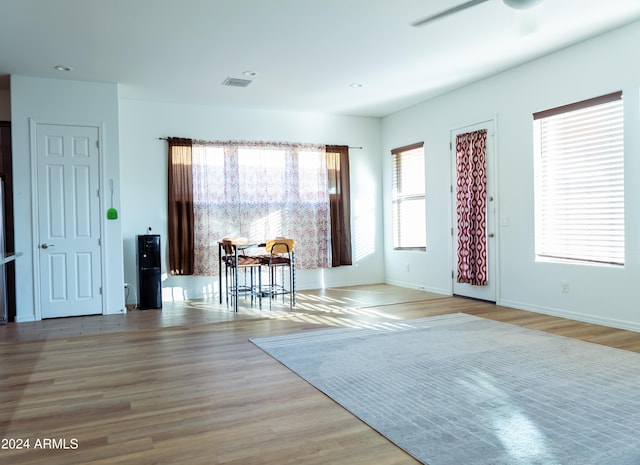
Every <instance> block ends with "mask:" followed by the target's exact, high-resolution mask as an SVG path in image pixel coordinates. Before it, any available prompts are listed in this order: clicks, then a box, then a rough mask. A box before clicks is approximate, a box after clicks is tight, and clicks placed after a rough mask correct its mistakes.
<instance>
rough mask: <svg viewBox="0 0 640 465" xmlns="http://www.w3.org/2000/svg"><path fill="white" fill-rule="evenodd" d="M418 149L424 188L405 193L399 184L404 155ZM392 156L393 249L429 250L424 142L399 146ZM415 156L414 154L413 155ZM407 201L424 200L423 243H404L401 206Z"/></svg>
mask: <svg viewBox="0 0 640 465" xmlns="http://www.w3.org/2000/svg"><path fill="white" fill-rule="evenodd" d="M417 149H421V150H422V151H421V155H420V156H421V159H422V179H421V181H422V189H421V190H419V191H414V192H411V193H407V194H403V193H401V192H398V190H397V184H398V183H399V182H401V181H398V179H399V178H401V172H400V169H401V165H402V155H403V154H408V153H409V152H413V151H415V150H417ZM391 156H392V169H391V222H392V228H393V233H392V237H393V250H400V251H402V250H404V251H420V252H424V251H426V250H427V238H426V229H427V214H426V200H427V199H426V182H425V181H426V179H425V177H426V175H425V170H424V168H425V154H424V142H416V143H414V144H410V145H405V146H402V147H398V148H395V149H392V150H391ZM411 156H413V154H412V155H411ZM407 201H422V207H423V215H424V217H423V220H424V235H423V244H424V245H422V244H416V245H403V242H402V235H401V231H402V224H403V221H402V216H401V214H400V211H399V208H400V206H401V205H402V203H403V202H407ZM404 222H405V224H406V222H407V220H406V219H405V221H404Z"/></svg>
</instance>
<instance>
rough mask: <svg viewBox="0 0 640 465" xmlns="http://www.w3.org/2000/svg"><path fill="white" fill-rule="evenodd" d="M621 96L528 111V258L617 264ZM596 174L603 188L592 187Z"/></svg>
mask: <svg viewBox="0 0 640 465" xmlns="http://www.w3.org/2000/svg"><path fill="white" fill-rule="evenodd" d="M622 97H623V96H622V91H618V92H613V93H610V94H605V95H601V96H598V97H594V98H590V99H587V100H582V101H579V102H575V103H571V104H568V105H562V106H559V107H555V108H551V109H548V110H544V111H540V112H536V113H534V114H533V130H534V147H533V156H534V171H535V179H534V182H535V193H534V201H535V244H534V245H535V258H536V261H546V262H550V261H551V262H552V261H556V262H567V263H575V264H583V265H584V264H587V265H608V266H624V264H625V201H624V188H625V183H624V155H625V154H624V103H623V99H622ZM605 105H606V106H605ZM597 107H599V108H597ZM583 110H584V111H583ZM572 124H573V125H575V127H573V126H572ZM585 126H587V130H585V129H584V128H585ZM580 132H584V133H585V134H588V135H589V136H593V137H590V140H588V139H587V137H586V136H585V135H581V134H579V133H580ZM577 143H579V145H580V146H579V147H578V144H577ZM603 147H606V148H603ZM545 156H546V157H547V159H546V160H545V159H543V157H545ZM551 157H553V158H551ZM554 164H557V166H553V165H554ZM594 175H595V176H596V177H594ZM550 176H552V177H551V178H550ZM550 179H551V180H550ZM596 181H600V182H602V181H606V188H603V189H601V190H600V191H599V192H597V191H596V189H595V186H596V185H597V183H596ZM552 191H558V192H561V193H554V192H552ZM580 192H582V193H581V194H579V193H580ZM569 201H573V203H572V204H571V205H570V204H569ZM599 203H602V205H604V206H601V207H599V208H598V204H599ZM594 205H595V207H593V206H594ZM597 213H599V215H596V214H597ZM580 222H582V223H580ZM580 224H582V226H579V225H580ZM598 227H599V228H602V229H601V231H602V232H599V233H597V232H596V231H597V230H598ZM605 228H606V229H605ZM594 232H596V233H594Z"/></svg>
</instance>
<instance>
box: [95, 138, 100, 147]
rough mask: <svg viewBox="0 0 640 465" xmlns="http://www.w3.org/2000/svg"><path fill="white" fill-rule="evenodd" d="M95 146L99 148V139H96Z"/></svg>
mask: <svg viewBox="0 0 640 465" xmlns="http://www.w3.org/2000/svg"><path fill="white" fill-rule="evenodd" d="M96 148H97V149H99V148H100V141H99V140H97V139H96Z"/></svg>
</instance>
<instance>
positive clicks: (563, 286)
mask: <svg viewBox="0 0 640 465" xmlns="http://www.w3.org/2000/svg"><path fill="white" fill-rule="evenodd" d="M560 290H561V291H562V293H563V294H568V293H569V281H560Z"/></svg>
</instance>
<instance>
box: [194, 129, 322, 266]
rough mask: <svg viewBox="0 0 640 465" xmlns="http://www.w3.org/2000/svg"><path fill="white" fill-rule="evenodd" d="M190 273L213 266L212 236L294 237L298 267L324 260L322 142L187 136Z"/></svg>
mask: <svg viewBox="0 0 640 465" xmlns="http://www.w3.org/2000/svg"><path fill="white" fill-rule="evenodd" d="M193 191H194V195H193V203H194V248H195V259H194V274H196V275H203V276H212V275H215V274H217V272H218V241H219V240H220V239H221V238H222V237H247V238H249V239H251V240H258V241H264V240H267V239H273V238H275V237H279V236H282V237H289V238H292V239H294V240H295V241H296V249H295V250H296V266H297V268H298V269H316V268H327V267H329V266H330V252H331V250H330V241H331V237H330V234H331V231H330V229H331V228H330V216H329V192H328V180H327V165H326V157H325V146H324V145H306V144H285V143H270V142H212V143H209V142H198V141H196V142H194V143H193Z"/></svg>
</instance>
